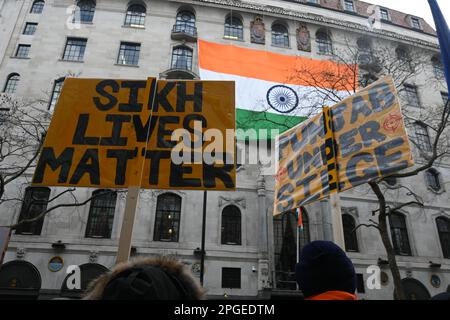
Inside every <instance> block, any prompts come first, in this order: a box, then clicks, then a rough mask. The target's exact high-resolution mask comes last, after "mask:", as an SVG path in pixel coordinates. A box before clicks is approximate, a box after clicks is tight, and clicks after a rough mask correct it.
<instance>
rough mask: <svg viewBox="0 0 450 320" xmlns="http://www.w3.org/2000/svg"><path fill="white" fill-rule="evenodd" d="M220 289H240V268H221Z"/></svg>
mask: <svg viewBox="0 0 450 320" xmlns="http://www.w3.org/2000/svg"><path fill="white" fill-rule="evenodd" d="M222 288H226V289H240V288H241V269H240V268H222Z"/></svg>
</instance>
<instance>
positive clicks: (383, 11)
mask: <svg viewBox="0 0 450 320" xmlns="http://www.w3.org/2000/svg"><path fill="white" fill-rule="evenodd" d="M380 15H381V20H384V21H390V20H391V17H390V15H389V10H388V9H385V8H381V9H380Z"/></svg>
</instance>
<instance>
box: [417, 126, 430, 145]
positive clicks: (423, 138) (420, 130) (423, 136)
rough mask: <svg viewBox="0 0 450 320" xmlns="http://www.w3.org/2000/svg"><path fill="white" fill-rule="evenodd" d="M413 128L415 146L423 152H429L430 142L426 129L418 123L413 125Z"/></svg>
mask: <svg viewBox="0 0 450 320" xmlns="http://www.w3.org/2000/svg"><path fill="white" fill-rule="evenodd" d="M415 128H416V140H417V141H416V143H417V146H418V147H419V149H420V150H422V151H424V152H431V151H432V150H431V149H432V148H431V140H430V136H429V135H428V130H427V128H426V127H425V126H423V125H421V124H419V123H417V124H416V125H415Z"/></svg>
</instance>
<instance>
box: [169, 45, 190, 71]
mask: <svg viewBox="0 0 450 320" xmlns="http://www.w3.org/2000/svg"><path fill="white" fill-rule="evenodd" d="M172 69H182V70H191V69H192V51H191V50H190V49H189V48H186V47H181V48H175V49H174V50H173V53H172Z"/></svg>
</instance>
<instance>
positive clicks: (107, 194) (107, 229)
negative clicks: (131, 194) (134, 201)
mask: <svg viewBox="0 0 450 320" xmlns="http://www.w3.org/2000/svg"><path fill="white" fill-rule="evenodd" d="M98 194H101V195H99V196H97V195H98ZM92 197H93V199H92V200H91V204H90V206H89V213H88V220H87V223H86V231H85V234H84V237H85V238H90V239H111V235H112V230H113V226H114V218H115V213H116V209H117V193H116V192H114V191H112V190H109V189H98V190H95V191H94V192H92ZM108 198H109V199H108ZM97 202H100V204H103V203H107V204H108V205H107V206H104V205H100V204H97ZM108 202H109V203H108ZM96 212H99V213H96ZM94 213H95V214H97V216H95V217H94ZM105 218H106V222H107V224H106V225H104V226H102V225H101V223H100V222H99V220H100V219H103V220H104V219H105ZM94 219H95V221H94ZM103 222H105V221H103ZM100 228H103V231H102V232H103V234H100V233H101V232H98V233H97V231H98V230H99V229H100Z"/></svg>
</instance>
